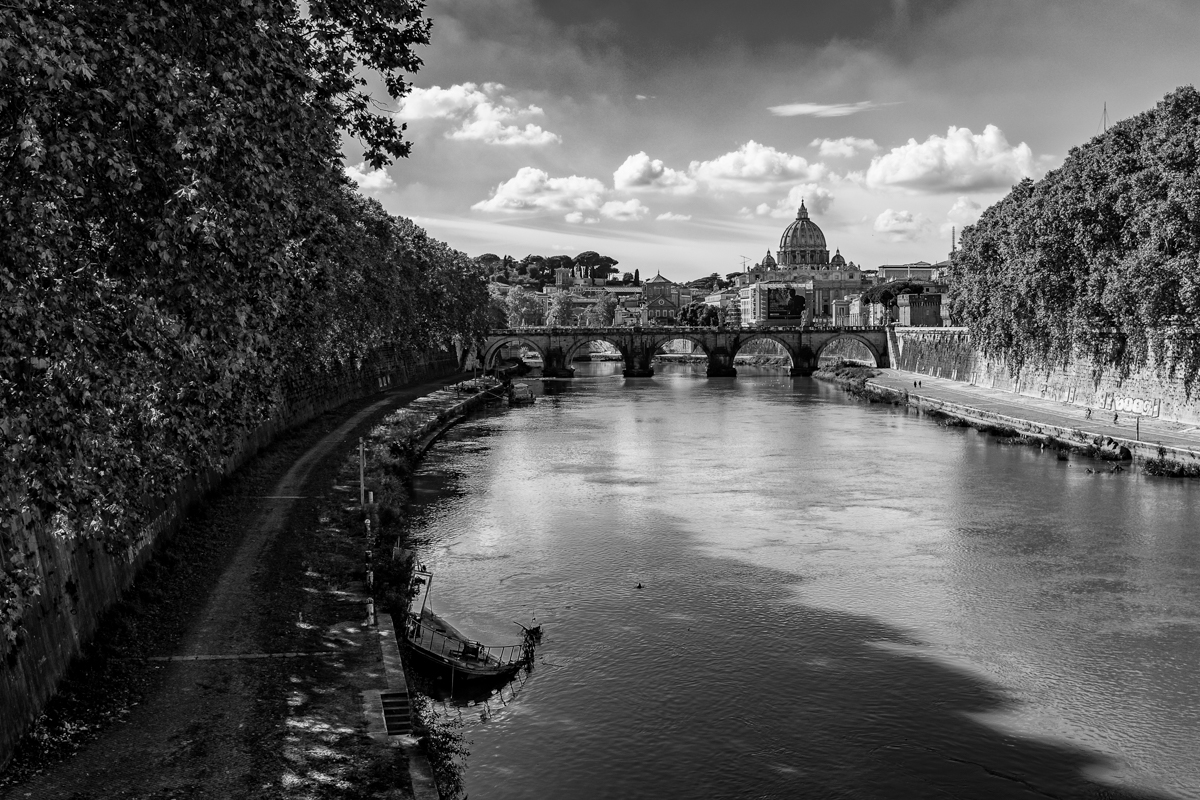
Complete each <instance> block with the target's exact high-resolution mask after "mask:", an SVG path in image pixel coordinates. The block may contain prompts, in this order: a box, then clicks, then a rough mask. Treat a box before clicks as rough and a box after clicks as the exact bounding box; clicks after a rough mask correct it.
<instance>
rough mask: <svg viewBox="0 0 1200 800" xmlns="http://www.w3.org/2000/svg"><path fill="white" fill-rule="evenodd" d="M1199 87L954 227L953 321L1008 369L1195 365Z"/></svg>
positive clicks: (1124, 370) (1186, 368)
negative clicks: (1083, 360)
mask: <svg viewBox="0 0 1200 800" xmlns="http://www.w3.org/2000/svg"><path fill="white" fill-rule="evenodd" d="M1198 258H1200V93H1197V92H1196V90H1195V89H1194V88H1193V87H1191V86H1185V87H1182V88H1180V89H1178V90H1176V91H1175V92H1172V93H1171V94H1169V95H1167V96H1166V97H1165V98H1163V100H1162V101H1161V102H1159V103H1158V105H1157V106H1156V107H1155V108H1154V109H1152V110H1150V111H1146V112H1144V113H1142V114H1139V115H1137V116H1135V117H1132V118H1130V119H1126V120H1123V121H1121V122H1119V123H1117V124H1116V125H1114V126H1113V127H1112V128H1110V129H1109V130H1108V131H1107V132H1106V133H1104V134H1102V135H1100V136H1097V137H1095V138H1093V139H1092V140H1091V141H1089V142H1087V143H1086V144H1084V145H1081V146H1079V147H1076V148H1073V149H1072V150H1071V151H1070V153H1069V155H1068V156H1067V159H1066V161H1065V162H1064V163H1063V165H1062V167H1060V168H1059V169H1056V170H1054V171H1052V172H1050V173H1049V174H1047V175H1046V177H1045V178H1043V179H1042V180H1040V181H1037V182H1036V183H1035V182H1034V181H1031V180H1025V181H1022V182H1021V183H1020V184H1018V185H1017V186H1015V187H1014V188H1013V190H1012V191H1011V192H1010V193H1009V194H1008V196H1007V197H1005V198H1004V199H1003V200H1001V201H1000V202H999V203H997V204H996V205H994V206H992V207H991V208H989V209H987V210H986V211H985V212H984V213H983V215H982V216H981V217H980V219H979V222H978V223H976V224H975V225H973V226H970V227H967V228H965V229H964V230H963V232H962V238H961V241H960V248H959V250H958V251H957V253H956V256H955V258H954V261H953V265H952V267H951V273H950V276H951V282H952V285H953V286H954V298H953V305H952V315H953V317H954V319H956V320H958V321H960V322H961V323H964V324H966V325H968V326H969V327H970V329H971V336H972V339H973V340H974V341H975V343H976V344H977V345H978V346H979V347H980V348H981V349H982V350H983V352H984V353H985V354H987V355H989V356H993V357H1001V358H1004V359H1005V360H1006V361H1007V362H1008V364H1009V366H1010V367H1012V368H1014V369H1017V370H1019V369H1021V368H1022V367H1024V366H1026V365H1030V366H1034V367H1043V366H1050V365H1058V364H1063V363H1064V362H1066V361H1068V360H1070V359H1071V358H1073V357H1076V356H1079V355H1082V356H1086V357H1088V358H1090V359H1092V362H1093V364H1094V365H1095V367H1096V369H1097V370H1105V369H1112V370H1115V371H1117V372H1118V373H1119V374H1122V375H1127V374H1129V373H1130V372H1132V371H1133V370H1136V369H1138V368H1140V367H1142V366H1145V365H1147V364H1148V363H1152V364H1154V365H1155V367H1156V368H1158V369H1160V370H1164V371H1165V372H1167V373H1169V374H1174V373H1175V372H1177V371H1180V370H1182V371H1183V373H1184V375H1185V379H1186V383H1187V386H1188V389H1189V391H1190V390H1191V388H1192V387H1193V385H1194V383H1195V380H1196V376H1197V373H1198V370H1200V263H1198Z"/></svg>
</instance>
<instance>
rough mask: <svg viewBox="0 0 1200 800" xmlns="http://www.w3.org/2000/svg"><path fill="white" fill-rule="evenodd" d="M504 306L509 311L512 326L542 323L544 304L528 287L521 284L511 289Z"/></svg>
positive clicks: (509, 323)
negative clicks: (525, 287)
mask: <svg viewBox="0 0 1200 800" xmlns="http://www.w3.org/2000/svg"><path fill="white" fill-rule="evenodd" d="M504 307H505V309H506V311H507V313H508V325H509V327H511V328H517V327H521V326H523V325H541V324H542V304H541V302H540V301H539V300H538V298H537V296H536V295H535V294H533V292H530V291H529V290H528V289H524V288H522V287H520V286H514V287H513V288H511V289H509V291H508V297H507V298H505V301H504Z"/></svg>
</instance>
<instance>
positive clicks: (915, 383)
mask: <svg viewBox="0 0 1200 800" xmlns="http://www.w3.org/2000/svg"><path fill="white" fill-rule="evenodd" d="M913 388H914V389H915V388H917V382H916V381H913Z"/></svg>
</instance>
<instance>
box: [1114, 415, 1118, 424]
mask: <svg viewBox="0 0 1200 800" xmlns="http://www.w3.org/2000/svg"><path fill="white" fill-rule="evenodd" d="M1117 419H1118V415H1117V414H1113V425H1116V424H1117Z"/></svg>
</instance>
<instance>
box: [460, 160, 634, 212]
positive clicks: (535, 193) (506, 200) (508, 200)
mask: <svg viewBox="0 0 1200 800" xmlns="http://www.w3.org/2000/svg"><path fill="white" fill-rule="evenodd" d="M607 196H608V187H606V186H605V185H604V182H603V181H600V180H597V179H595V178H585V177H581V176H579V175H571V176H570V177H567V178H551V177H550V176H549V175H548V174H547V173H546V172H545V171H543V170H540V169H538V168H537V167H521V168H520V169H519V170H517V174H516V175H514V176H513V177H511V178H509V179H508V180H507V181H505V182H504V183H501V184H500V185H499V186H497V187H496V189H495V190H494V191H493V192H492V196H491V197H489V198H488V199H487V200H480V201H479V202H478V203H476V204H475V205H473V206H471V208H472V209H474V210H476V211H490V212H499V213H516V212H521V211H551V212H564V214H563V219H565V220H566V221H567V222H572V223H594V222H599V220H600V218H601V217H603V218H604V219H610V220H615V221H617V222H634V221H637V220H640V219H643V218H645V216H646V215H647V214H649V213H650V209H649V208H648V207H646V206H645V205H644V204H643V203H642V201H641V200H638V199H636V198H635V199H632V200H608V199H606V198H607Z"/></svg>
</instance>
